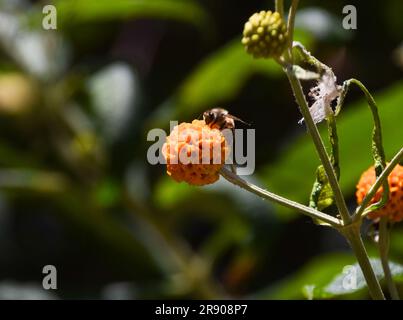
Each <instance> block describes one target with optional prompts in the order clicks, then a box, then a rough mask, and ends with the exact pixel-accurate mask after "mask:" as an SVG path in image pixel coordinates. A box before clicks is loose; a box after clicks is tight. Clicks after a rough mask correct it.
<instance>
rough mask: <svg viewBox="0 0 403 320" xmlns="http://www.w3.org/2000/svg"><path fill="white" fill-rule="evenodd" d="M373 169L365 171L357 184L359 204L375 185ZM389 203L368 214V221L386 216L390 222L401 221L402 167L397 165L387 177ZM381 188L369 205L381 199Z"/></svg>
mask: <svg viewBox="0 0 403 320" xmlns="http://www.w3.org/2000/svg"><path fill="white" fill-rule="evenodd" d="M375 181H376V176H375V169H374V167H373V166H372V167H370V168H369V169H368V170H367V171H365V172H364V173H363V174H362V176H361V178H360V181H359V182H358V184H357V192H356V196H357V203H358V204H361V202H362V200H363V199H364V197H365V195H366V194H367V192H368V191H369V189H370V188H371V186H372V185H373V184H374V183H375ZM388 183H389V191H390V193H389V201H388V202H387V203H386V204H385V206H383V207H382V208H381V209H379V210H376V211H373V212H371V213H369V214H368V218H369V219H379V218H381V217H384V216H387V217H388V219H389V220H390V221H395V222H398V221H401V220H403V166H400V165H397V166H396V167H395V168H394V169H393V170H392V172H391V173H390V175H389V177H388ZM382 192H383V188H382V187H381V188H379V189H378V191H377V192H376V194H375V196H374V197H373V198H372V199H371V202H370V204H373V203H376V202H378V201H379V200H380V199H381V197H382Z"/></svg>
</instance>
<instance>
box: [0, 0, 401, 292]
mask: <svg viewBox="0 0 403 320" xmlns="http://www.w3.org/2000/svg"><path fill="white" fill-rule="evenodd" d="M273 2H274V1H258V0H251V1H231V0H220V1H217V0H200V1H196V0H194V1H191V0H148V1H145V0H142V1H141V0H115V1H107V0H98V1H96V0H59V1H28V0H25V1H24V0H0V49H1V50H0V299H1V298H3V299H4V298H34V299H41V298H56V299H63V298H77V299H86V298H94V299H136V298H224V297H239V298H249V297H256V298H261V299H272V298H280V299H293V298H304V297H305V296H306V290H307V289H306V288H309V287H306V286H307V285H308V286H309V285H314V286H315V288H317V289H318V290H316V291H317V292H316V291H315V292H316V293H317V294H318V297H319V298H324V297H325V296H324V295H321V294H322V291H323V290H322V289H323V288H325V287H326V286H327V285H328V284H329V283H330V282H331V281H332V279H334V277H335V276H336V275H337V274H338V273H341V272H342V270H343V267H344V266H345V265H349V264H352V263H354V258H353V257H352V255H351V253H350V251H349V249H348V246H347V244H346V243H345V241H344V239H343V238H342V237H340V236H339V235H338V234H337V233H336V232H335V231H333V230H331V229H329V228H325V227H319V226H317V225H315V224H314V223H313V221H312V220H311V219H309V218H307V217H304V216H301V215H300V214H298V213H296V212H292V211H289V210H284V209H282V208H279V207H277V206H273V205H271V204H270V203H267V202H264V201H263V200H261V199H259V198H258V197H256V196H254V195H250V194H247V193H245V192H244V191H241V189H239V188H237V187H235V186H232V185H230V184H229V183H227V182H226V181H224V180H223V179H221V180H220V181H219V182H217V183H215V184H214V185H211V186H207V187H191V186H188V185H186V184H184V183H181V184H179V183H176V182H175V181H173V180H172V179H170V178H169V177H168V176H167V175H166V173H165V167H164V166H163V165H154V166H153V165H150V164H149V163H148V162H147V156H146V155H147V149H148V147H149V146H150V145H151V144H152V143H153V142H149V141H147V132H148V131H149V130H150V129H152V128H156V127H159V128H163V129H165V130H169V120H178V121H180V122H181V121H186V122H190V121H191V120H192V119H195V118H198V117H199V116H200V114H201V113H202V112H203V111H204V110H206V109H210V108H212V107H217V106H220V107H225V108H226V109H228V110H229V111H230V113H232V114H234V115H236V116H238V117H240V118H241V119H244V120H245V121H247V122H250V123H251V124H252V125H251V128H253V129H255V130H256V172H255V174H254V175H253V176H251V177H247V179H251V180H252V181H254V182H255V183H256V184H258V185H261V186H263V187H266V188H268V189H269V190H271V191H273V192H276V193H279V194H281V195H283V196H287V197H289V198H291V199H293V200H296V201H300V202H303V203H307V202H308V199H309V193H310V189H311V186H312V183H313V181H314V177H315V169H316V167H317V165H318V164H319V160H318V157H317V156H316V154H315V151H314V149H313V147H312V145H311V142H310V140H309V139H308V137H307V134H306V130H305V127H304V126H303V125H300V124H298V120H299V119H300V118H301V115H300V114H299V111H298V110H297V106H296V103H295V101H294V98H293V96H292V93H291V89H290V87H289V84H288V82H287V79H286V77H285V75H284V74H283V73H282V71H281V69H280V67H278V66H277V65H276V64H275V63H274V62H273V61H271V60H256V61H255V60H253V59H252V58H251V57H250V56H248V55H247V54H246V53H245V52H244V49H243V47H242V45H241V43H240V39H241V33H242V29H243V25H244V23H245V22H246V20H247V19H248V18H249V16H250V15H252V14H253V13H254V12H255V11H260V10H263V9H264V10H267V9H273V7H274V4H273ZM285 2H286V4H287V5H288V2H287V1H285ZM49 3H53V4H54V5H55V7H56V9H57V30H44V29H43V28H42V18H43V17H44V15H43V14H42V8H43V6H44V5H45V4H49ZM346 4H353V5H355V6H356V8H357V15H358V17H357V23H358V25H357V26H358V28H357V30H344V29H343V28H342V20H343V18H344V15H343V14H342V9H343V7H344V6H345V5H346ZM402 12H403V2H402V1H400V0H384V1H376V0H370V1H352V0H348V1H319V0H316V1H314V0H312V1H310V0H302V1H300V7H299V10H298V14H297V30H296V38H297V39H298V40H300V41H301V42H302V43H304V44H305V45H306V46H307V47H308V48H309V50H310V51H311V52H312V53H313V54H314V55H315V56H316V57H318V58H319V59H320V60H321V61H323V62H324V63H326V64H328V65H329V66H330V67H332V68H333V70H334V72H335V74H336V76H337V77H338V81H339V83H342V82H343V81H344V80H346V79H349V78H352V77H354V78H358V79H360V80H361V81H362V82H363V83H364V84H365V85H366V86H367V87H368V88H369V90H370V91H371V92H372V93H373V94H374V95H375V98H376V100H377V102H378V105H379V109H380V116H381V120H382V125H383V133H384V146H385V151H386V154H387V157H388V159H390V157H391V156H393V154H394V153H396V151H397V150H398V149H399V148H400V147H401V144H402V141H403V128H402V119H403V108H402V101H403V82H402V81H401V75H402V73H401V72H402V68H403V43H402V31H403V20H402V19H401V14H402ZM311 84H312V83H307V84H306V89H309V86H310V85H311ZM338 125H339V135H340V144H341V150H340V152H341V185H342V188H343V192H344V194H345V195H346V197H348V200H349V201H348V204H349V206H350V208H351V209H354V207H355V199H354V192H355V184H356V182H357V181H358V179H359V176H360V174H361V172H362V171H363V170H365V169H367V168H368V167H369V166H370V165H371V153H370V144H371V129H372V123H371V118H370V113H369V112H368V110H367V106H366V103H365V101H364V99H363V97H362V95H361V93H360V92H359V91H358V90H356V89H352V90H351V91H350V93H349V95H348V97H347V101H346V105H345V108H344V109H343V111H342V112H341V114H340V116H339V118H338ZM240 127H241V128H247V127H245V126H243V125H242V124H241V125H240ZM319 127H320V128H321V130H323V131H322V132H323V133H325V132H326V126H325V125H323V124H321V125H319ZM330 210H331V209H330ZM372 231H373V226H372V225H370V224H368V225H367V226H365V228H364V230H363V232H364V233H365V235H366V236H365V241H366V243H367V244H368V248H369V251H370V253H371V255H374V256H376V250H375V246H374V245H373V244H372V238H371V232H372ZM391 246H392V248H391V257H392V260H393V261H395V262H397V263H399V262H400V263H403V234H402V226H399V225H396V226H394V229H393V232H392V245H391ZM45 265H54V266H55V267H56V268H57V280H58V282H57V286H58V288H57V290H48V291H46V290H44V289H43V288H42V279H43V277H44V274H42V268H43V267H44V266H45ZM402 273H403V272H402ZM400 289H401V291H403V286H400ZM328 297H331V296H329V295H328ZM339 297H343V298H344V297H347V298H354V297H366V293H365V290H364V291H363V290H358V291H356V292H354V293H353V294H349V295H347V294H344V293H342V295H336V294H335V295H334V298H339Z"/></svg>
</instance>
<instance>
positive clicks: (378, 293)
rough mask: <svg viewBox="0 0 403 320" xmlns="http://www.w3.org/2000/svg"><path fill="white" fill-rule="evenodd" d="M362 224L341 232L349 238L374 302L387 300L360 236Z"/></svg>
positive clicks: (350, 226) (352, 225) (353, 225)
mask: <svg viewBox="0 0 403 320" xmlns="http://www.w3.org/2000/svg"><path fill="white" fill-rule="evenodd" d="M360 225H361V223H360V222H359V223H354V224H350V225H349V226H346V227H345V228H344V229H342V230H341V233H342V234H343V235H344V236H345V237H346V238H347V240H348V242H349V243H350V246H351V248H352V249H353V252H354V254H355V256H356V258H357V261H358V264H359V265H360V268H361V270H362V273H363V275H364V278H365V281H366V282H367V286H368V290H369V293H370V295H371V297H372V298H373V299H374V300H385V296H384V294H383V292H382V289H381V285H380V284H379V281H378V279H377V277H376V275H375V273H374V270H373V268H372V266H371V262H370V260H369V258H368V254H367V251H366V249H365V246H364V243H363V242H362V238H361V234H360Z"/></svg>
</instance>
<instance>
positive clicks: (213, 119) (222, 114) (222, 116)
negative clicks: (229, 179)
mask: <svg viewBox="0 0 403 320" xmlns="http://www.w3.org/2000/svg"><path fill="white" fill-rule="evenodd" d="M203 119H204V122H205V123H206V124H207V125H208V126H209V127H210V128H212V129H218V130H224V129H230V130H232V134H233V137H234V138H235V121H239V122H242V123H244V124H246V125H249V123H247V122H245V121H243V120H241V119H239V118H237V117H235V116H233V115H232V114H229V112H228V110H225V109H222V108H214V109H210V110H207V111H205V112H204V113H203ZM231 171H232V172H233V173H234V174H236V165H234V164H231Z"/></svg>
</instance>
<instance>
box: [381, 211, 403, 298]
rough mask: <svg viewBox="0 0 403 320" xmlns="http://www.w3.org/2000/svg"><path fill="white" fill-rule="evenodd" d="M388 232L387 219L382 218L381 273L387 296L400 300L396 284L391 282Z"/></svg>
mask: <svg viewBox="0 0 403 320" xmlns="http://www.w3.org/2000/svg"><path fill="white" fill-rule="evenodd" d="M389 241H390V239H389V230H388V219H387V217H382V218H381V221H380V222H379V240H378V245H379V255H380V258H381V262H382V268H383V273H384V274H385V281H386V283H387V285H388V290H389V294H390V296H391V298H392V300H400V299H399V293H398V291H397V288H396V284H395V282H394V281H393V277H392V272H391V271H390V267H389V257H388V256H389Z"/></svg>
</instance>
